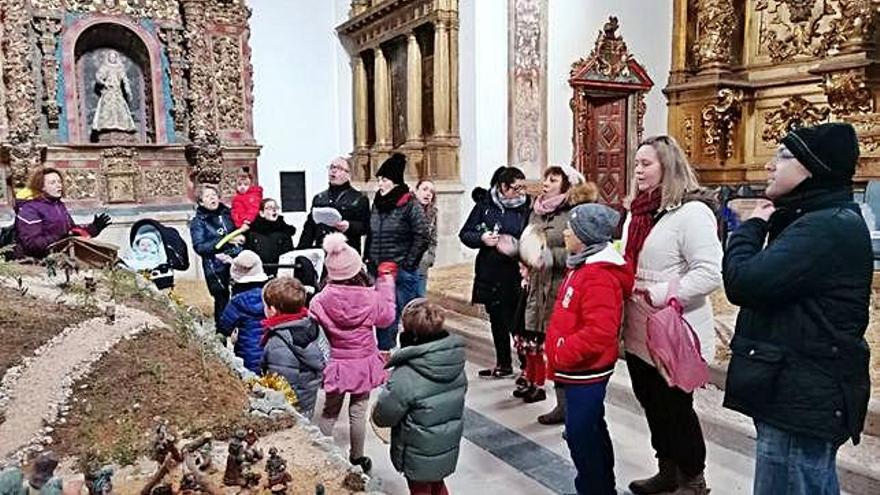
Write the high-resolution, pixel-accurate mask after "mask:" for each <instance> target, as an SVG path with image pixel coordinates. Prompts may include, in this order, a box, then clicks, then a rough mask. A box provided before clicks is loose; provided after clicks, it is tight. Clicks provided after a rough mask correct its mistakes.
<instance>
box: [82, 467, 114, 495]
mask: <svg viewBox="0 0 880 495" xmlns="http://www.w3.org/2000/svg"><path fill="white" fill-rule="evenodd" d="M86 487H87V488H88V490H89V495H110V494H111V493H113V468H111V467H110V466H105V467H103V468H101V469H99V470H97V471H93V472H91V473H88V474H86Z"/></svg>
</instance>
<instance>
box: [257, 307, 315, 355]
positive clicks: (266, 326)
mask: <svg viewBox="0 0 880 495" xmlns="http://www.w3.org/2000/svg"><path fill="white" fill-rule="evenodd" d="M308 316H309V308H306V307H305V306H303V307H302V308H300V310H299V311H297V312H296V313H279V314H277V315H275V316H270V317H269V318H266V319H265V320H263V321H262V322H260V323H262V324H263V337H262V338H261V339H260V345H261V346H265V345H266V342H268V341H269V334H270V333H272V330H273V329H274V328H275V327H277V326H278V325H281V324H283V323H288V322H291V321H297V320H302V319H303V318H307V317H308Z"/></svg>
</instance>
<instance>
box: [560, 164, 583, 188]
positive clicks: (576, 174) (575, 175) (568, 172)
mask: <svg viewBox="0 0 880 495" xmlns="http://www.w3.org/2000/svg"><path fill="white" fill-rule="evenodd" d="M559 168H561V169H562V173H564V174H565V176H566V177H568V182H569V183H570V184H571V185H572V186H576V185H578V184H581V183H584V182H586V181H587V179H586V178H584V174H582V173H580V171H579V170H577V169H576V168H574V167H572V166H571V165H569V164H567V163H563V164H562V165H559Z"/></svg>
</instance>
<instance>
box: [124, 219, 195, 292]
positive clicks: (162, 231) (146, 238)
mask: <svg viewBox="0 0 880 495" xmlns="http://www.w3.org/2000/svg"><path fill="white" fill-rule="evenodd" d="M129 242H130V246H129V250H128V251H127V252H126V253H125V254H124V255H123V256H122V264H123V266H124V267H125V268H127V269H129V270H132V271H136V272H140V273H143V274H144V275H145V276H146V277H147V278H148V279H149V280H150V281H152V282H153V283H154V284H156V287H157V288H159V289H168V288H171V287H174V270H179V271H184V270H187V269H189V251H188V250H187V247H186V242H184V240H183V238H182V237H181V236H180V233H179V232H177V230H176V229H174V228H171V227H167V226H165V225H162V224H161V223H159V222H157V221H156V220H152V219H149V218H145V219H143V220H138V221H137V222H135V223H134V225H132V226H131V230H130V231H129Z"/></svg>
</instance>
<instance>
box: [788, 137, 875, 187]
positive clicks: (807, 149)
mask: <svg viewBox="0 0 880 495" xmlns="http://www.w3.org/2000/svg"><path fill="white" fill-rule="evenodd" d="M782 144H783V145H785V147H786V148H788V150H789V151H791V154H793V155H794V156H795V158H797V159H798V161H799V162H801V164H802V165H803V166H804V167H806V169H807V170H809V171H810V173H811V174H812V175H813V180H814V181H815V182H845V183H848V182H849V181H850V180H851V179H852V176H853V174H855V172H856V165H857V164H858V161H859V140H858V137H857V136H856V131H855V129H853V126H851V125H850V124H847V123H842V122H832V123H830V124H819V125H817V126H814V127H800V128H797V129H794V130H793V131H791V132H789V133H788V135H787V136H785V137H784V138H783V139H782Z"/></svg>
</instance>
